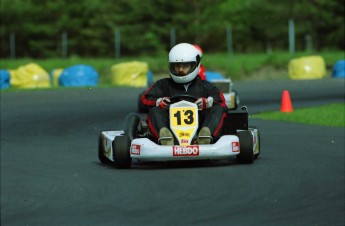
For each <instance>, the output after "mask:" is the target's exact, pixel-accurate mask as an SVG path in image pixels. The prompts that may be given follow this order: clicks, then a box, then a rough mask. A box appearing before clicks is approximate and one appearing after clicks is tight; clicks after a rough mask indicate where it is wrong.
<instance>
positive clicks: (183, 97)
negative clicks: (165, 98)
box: [170, 94, 198, 104]
mask: <svg viewBox="0 0 345 226" xmlns="http://www.w3.org/2000/svg"><path fill="white" fill-rule="evenodd" d="M181 100H185V101H188V102H192V103H194V102H195V101H196V100H198V98H197V97H195V96H192V95H188V94H180V95H175V96H172V97H170V104H173V103H176V102H179V101H181Z"/></svg>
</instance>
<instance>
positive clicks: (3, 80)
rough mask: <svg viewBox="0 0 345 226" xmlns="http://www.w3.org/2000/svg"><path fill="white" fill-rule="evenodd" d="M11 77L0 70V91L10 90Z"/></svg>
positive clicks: (5, 71) (6, 71)
mask: <svg viewBox="0 0 345 226" xmlns="http://www.w3.org/2000/svg"><path fill="white" fill-rule="evenodd" d="M10 80H11V75H10V72H9V71H8V70H2V69H1V70H0V89H8V88H10Z"/></svg>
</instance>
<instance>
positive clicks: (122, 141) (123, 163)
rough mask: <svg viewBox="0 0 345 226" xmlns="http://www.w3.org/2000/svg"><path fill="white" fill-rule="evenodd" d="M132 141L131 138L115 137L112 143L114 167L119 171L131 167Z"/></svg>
mask: <svg viewBox="0 0 345 226" xmlns="http://www.w3.org/2000/svg"><path fill="white" fill-rule="evenodd" d="M130 146H131V140H130V138H129V136H126V135H125V136H118V137H115V139H114V140H113V143H112V147H113V158H114V166H115V167H116V168H118V169H128V168H130V167H131V163H132V159H131V156H130V150H129V149H130Z"/></svg>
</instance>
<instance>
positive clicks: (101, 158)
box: [98, 133, 112, 164]
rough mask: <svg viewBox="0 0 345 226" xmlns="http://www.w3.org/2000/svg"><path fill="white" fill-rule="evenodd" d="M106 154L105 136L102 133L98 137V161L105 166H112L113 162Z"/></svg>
mask: <svg viewBox="0 0 345 226" xmlns="http://www.w3.org/2000/svg"><path fill="white" fill-rule="evenodd" d="M105 152H106V151H105V150H104V145H103V135H102V133H100V134H99V135H98V159H99V161H101V163H103V164H111V163H112V161H111V160H110V159H108V158H107V157H105V156H104V153H105Z"/></svg>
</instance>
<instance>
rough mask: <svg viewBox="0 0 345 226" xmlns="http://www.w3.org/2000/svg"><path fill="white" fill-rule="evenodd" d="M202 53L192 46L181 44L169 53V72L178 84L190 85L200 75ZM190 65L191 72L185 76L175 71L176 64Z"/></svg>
mask: <svg viewBox="0 0 345 226" xmlns="http://www.w3.org/2000/svg"><path fill="white" fill-rule="evenodd" d="M200 59H201V56H200V52H199V51H198V50H197V49H196V48H195V47H194V46H193V45H191V44H188V43H180V44H178V45H176V46H174V47H173V48H172V49H171V50H170V52H169V70H170V76H171V78H172V79H173V80H174V82H176V83H188V82H190V81H192V80H193V79H194V78H195V77H196V76H197V75H198V73H199V68H200ZM181 63H183V64H185V63H189V64H190V65H191V67H190V70H189V71H188V73H187V74H186V75H184V76H181V75H179V74H178V73H177V72H176V71H175V67H174V66H175V64H181Z"/></svg>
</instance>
